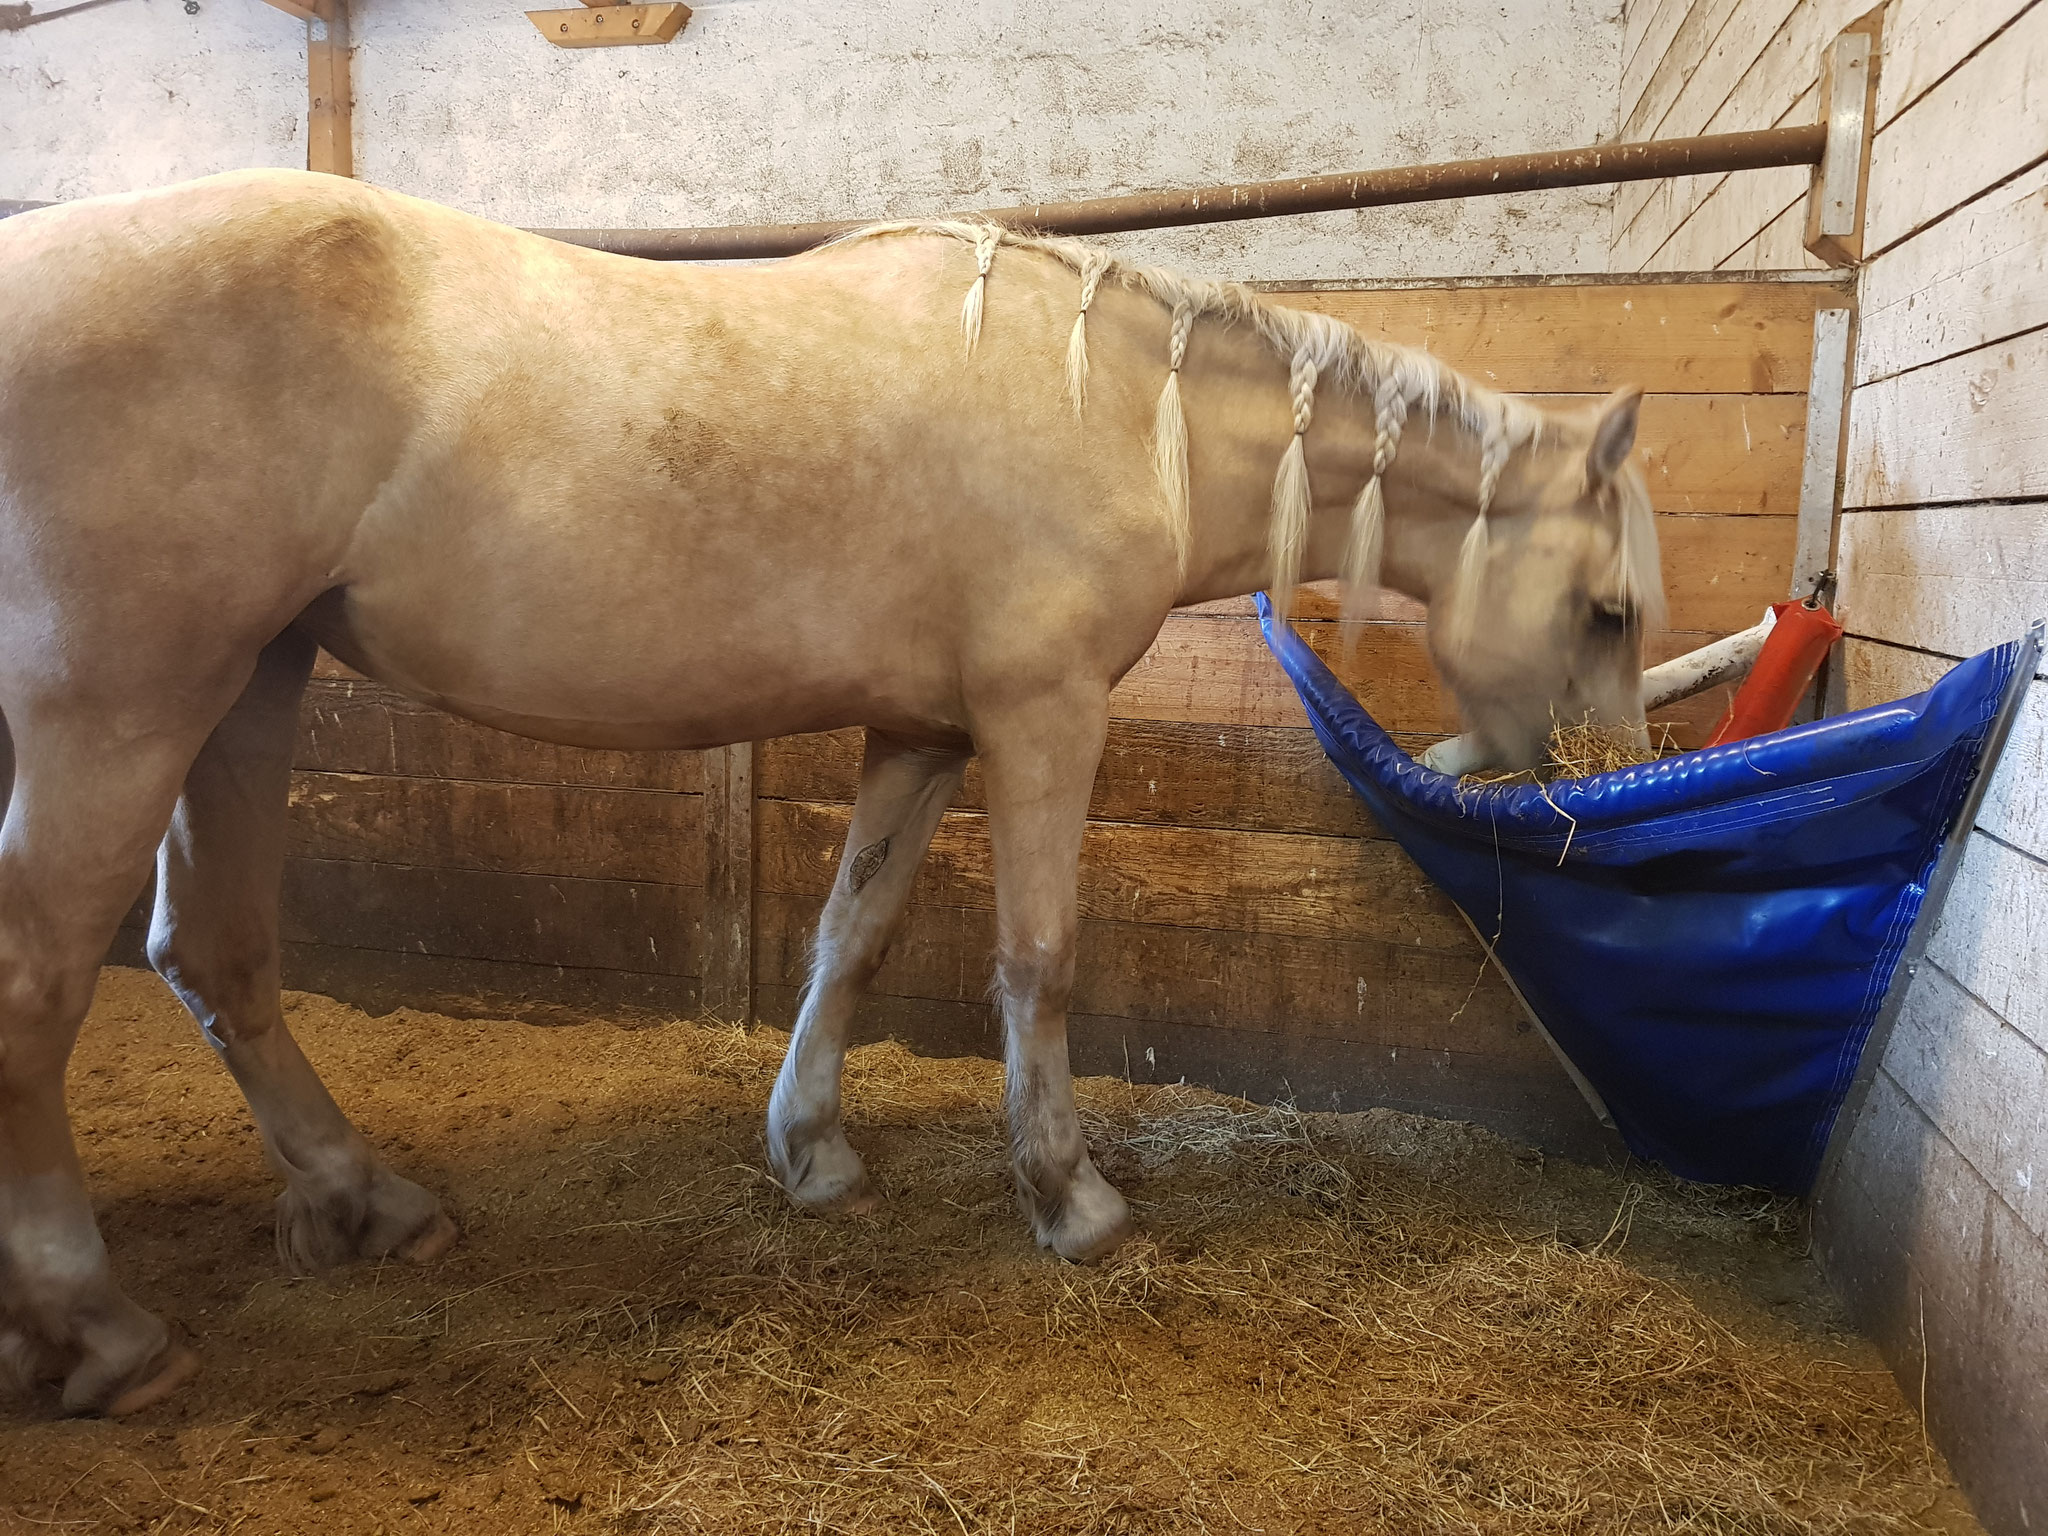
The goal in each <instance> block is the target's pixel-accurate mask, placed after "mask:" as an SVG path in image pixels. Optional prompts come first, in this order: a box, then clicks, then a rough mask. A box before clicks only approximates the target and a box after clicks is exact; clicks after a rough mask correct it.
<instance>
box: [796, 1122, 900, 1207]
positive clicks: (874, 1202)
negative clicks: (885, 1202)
mask: <svg viewBox="0 0 2048 1536" xmlns="http://www.w3.org/2000/svg"><path fill="white" fill-rule="evenodd" d="M775 1163H776V1165H777V1166H776V1171H777V1172H778V1173H779V1174H781V1175H782V1180H781V1182H782V1187H783V1189H784V1190H785V1191H787V1192H788V1195H789V1198H790V1199H792V1200H794V1201H795V1202H796V1203H797V1204H798V1205H800V1206H802V1207H803V1208H804V1209H805V1210H807V1211H813V1212H815V1213H817V1214H818V1215H821V1216H865V1215H867V1214H868V1213H869V1212H870V1211H873V1210H874V1209H875V1208H876V1207H877V1206H879V1205H880V1204H881V1203H882V1200H881V1197H880V1196H879V1195H877V1194H876V1193H875V1191H874V1187H873V1186H872V1185H870V1184H869V1183H868V1171H867V1168H866V1166H865V1165H864V1164H862V1162H861V1160H860V1154H859V1153H858V1152H856V1151H854V1150H853V1147H852V1145H851V1143H849V1142H848V1141H847V1139H846V1133H845V1132H843V1131H839V1130H834V1131H833V1132H832V1133H831V1134H830V1135H828V1136H820V1137H819V1138H817V1139H816V1140H815V1141H810V1142H806V1143H805V1144H804V1145H803V1146H802V1147H801V1148H800V1149H798V1148H788V1149H785V1151H784V1153H783V1155H782V1156H781V1157H779V1158H777V1159H775Z"/></svg>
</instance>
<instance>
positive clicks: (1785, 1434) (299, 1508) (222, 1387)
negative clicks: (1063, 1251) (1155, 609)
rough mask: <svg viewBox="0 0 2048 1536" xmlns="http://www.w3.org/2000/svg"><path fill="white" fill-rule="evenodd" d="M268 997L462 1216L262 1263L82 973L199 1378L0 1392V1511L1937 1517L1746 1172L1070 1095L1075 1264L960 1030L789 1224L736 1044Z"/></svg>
mask: <svg viewBox="0 0 2048 1536" xmlns="http://www.w3.org/2000/svg"><path fill="white" fill-rule="evenodd" d="M287 1005H288V1013H289V1016H290V1019H291V1022H292V1026H293V1028H294V1030H295V1031H296V1032H297V1033H298V1035H299V1038H300V1039H301V1040H302V1041H303V1042H304V1044H305V1046H306V1049H307V1051H308V1053H309V1054H310V1055H311V1056H312V1057H313V1059H314V1061H315V1062H316V1063H317V1064H319V1065H320V1067H321V1068H322V1070H323V1071H324V1073H325V1074H326V1076H327V1079H328V1081H329V1083H330V1084H331V1085H332V1086H333V1088H334V1090H335V1092H336V1094H337V1095H338V1097H339V1098H340V1100H341V1102H342V1104H343V1105H344V1107H345V1108H347V1109H348V1110H350V1112H351V1113H353V1114H354V1115H355V1116H356V1117H357V1119H358V1121H359V1123H360V1124H361V1125H362V1126H363V1127H364V1129H365V1130H366V1132H367V1133H368V1135H369V1136H370V1138H371V1140H372V1141H373V1142H375V1143H376V1144H377V1145H378V1146H379V1147H380V1148H382V1149H383V1151H384V1152H385V1153H386V1155H388V1156H389V1158H390V1159H391V1160H392V1161H393V1163H394V1164H395V1165H396V1166H397V1167H398V1168H399V1169H400V1170H401V1171H403V1172H405V1173H407V1174H408V1175H409V1176H411V1177H413V1178H416V1179H419V1180H421V1181H422V1182H424V1183H426V1184H427V1185H429V1186H430V1187H432V1188H435V1189H437V1190H439V1191H441V1192H443V1193H444V1194H445V1196H446V1198H447V1200H448V1203H449V1208H450V1210H451V1211H452V1212H453V1214H454V1215H455V1216H456V1217H457V1219H458V1220H459V1221H460V1223H461V1224H462V1227H463V1231H464V1238H463V1242H462V1244H461V1246H460V1247H459V1248H458V1249H457V1250H456V1252H455V1254H454V1255H453V1256H452V1257H451V1258H449V1259H448V1260H446V1261H444V1262H442V1263H440V1264H438V1265H436V1266H434V1267H432V1268H429V1269H424V1270H421V1269H414V1268H411V1267H407V1266H382V1267H362V1268H357V1269H354V1270H351V1271H348V1272H344V1273H339V1274H335V1275H331V1276H327V1277H324V1278H319V1279H311V1280H291V1279H287V1278H286V1277H285V1276H284V1275H282V1274H281V1273H280V1271H279V1269H278V1266H277V1262H276V1260H275V1259H274V1257H273V1255H272V1251H271V1236H270V1201H271V1196H272V1194H273V1192H274V1184H273V1181H272V1176H271V1174H270V1173H269V1171H268V1169H267V1168H266V1167H265V1165H264V1163H263V1159H262V1157H261V1155H260V1151H259V1148H258V1144H257V1141H256V1138H255V1136H254V1134H253V1132H252V1131H251V1129H250V1126H249V1122H248V1116H247V1113H246V1111H245V1110H244V1108H243V1106H242V1104H241V1101H240V1099H239V1098H238V1097H237V1095H236V1092H235V1089H234V1088H233V1086H232V1084H231V1083H230V1081H229V1080H228V1078H227V1076H226V1074H225V1073H224V1072H222V1071H221V1070H220V1068H219V1067H218V1066H217V1064H216V1063H215V1062H214V1061H213V1059H212V1057H211V1055H210V1053H209V1052H208V1051H207V1049H206V1048H205V1046H204V1045H203V1044H202V1043H201V1041H200V1040H199V1038H198V1036H197V1033H196V1031H195V1030H194V1029H193V1028H192V1026H191V1025H190V1023H189V1022H188V1021H187V1020H186V1019H185V1017H184V1016H183V1014H182V1013H180V1012H179V1011H178V1009H177V1008H176V1007H175V1006H174V1004H173V1003H172V1001H171V999H170V997H169V995H168V994H167V993H166V992H165V990H164V989H163V988H162V987H161V985H160V984H159V983H157V981H156V980H155V978H153V977H151V976H149V975H147V974H146V973H141V972H135V971H120V970H110V971H108V972H107V973H106V974H105V976H104V978H103V980H102V984H101V988H100V995H99V1000H98V1003H97V1005H96V1007H95V1009H94V1012H93V1016H92V1019H91V1021H90V1023H89V1024H88V1026H87V1029H86V1033H85V1037H84V1040H83V1042H82V1044H81V1046H80V1049H79V1053H78V1056H77V1058H76V1060H75V1062H74V1064H73V1068H72V1078H71V1096H72V1103H73V1106H74V1114H75V1116H76V1118H77V1123H78V1126H79V1130H80V1134H81V1139H82V1144H83V1147H84V1155H85V1159H86V1163H87V1166H88V1169H89V1172H90V1176H91V1178H92V1180H93V1187H94V1190H95V1193H96V1198H97V1200H98V1202H99V1209H100V1211H101V1213H102V1220H103V1223H104V1226H105V1231H106V1235H107V1240H108V1242H109V1245H110V1246H111V1249H112V1251H113V1253H114V1255H115V1263H116V1265H117V1268H118V1270H119V1272H120V1274H121V1275H122V1277H123V1279H124V1282H125V1283H126V1284H127V1285H128V1286H129V1287H130V1289H131V1291H132V1293H133V1294H135V1295H136V1296H137V1297H138V1298H140V1299H142V1300H143V1301H144V1302H145V1304H148V1305H151V1306H153V1307H156V1308H157V1309H159V1310H160V1311H161V1312H163V1313H164V1314H165V1315H166V1316H168V1317H170V1318H171V1319H173V1320H175V1322H176V1323H178V1324H179V1325H182V1327H183V1328H185V1329H186V1330H187V1331H188V1332H189V1333H190V1334H191V1335H192V1336H193V1337H194V1339H195V1340H196V1341H197V1342H198V1343H199V1344H200V1346H201V1348H202V1349H203V1351H204V1353H205V1356H206V1361H207V1364H206V1370H205V1373H204V1374H203V1375H202V1376H201V1377H200V1378H199V1379H198V1380H197V1381H196V1382H195V1383H193V1384H192V1385H191V1386H189V1387H187V1388H186V1389H185V1390H184V1391H183V1393H182V1394H181V1395H179V1396H178V1397H177V1398H176V1399H175V1400H174V1401H173V1402H171V1403H169V1404H166V1405H164V1406H162V1407H160V1408H158V1409H156V1410H153V1411H151V1412H149V1413H145V1414H143V1415H140V1416H138V1417H137V1418H135V1419H133V1420H129V1421H125V1422H122V1423H105V1422H97V1421H66V1420H62V1419H59V1418H57V1417H55V1414H54V1403H53V1402H52V1401H51V1400H50V1399H48V1398H42V1399H38V1400H35V1401H31V1402H23V1401H21V1400H18V1399H17V1400H8V1401H4V1402H0V1528H6V1529H9V1530H20V1531H24V1532H27V1531H39V1532H47V1531H50V1530H53V1529H62V1530H67V1531H77V1532H91V1531H132V1530H149V1531H179V1532H182V1531H223V1532H225V1531H247V1532H251V1533H259V1532H262V1533H268V1532H277V1533H284V1536H296V1533H301V1532H327V1531H333V1532H350V1533H357V1532H361V1533H370V1532H388V1533H398V1532H421V1533H426V1532H447V1533H461V1536H483V1533H506V1532H526V1531H535V1532H546V1531H573V1532H585V1531H588V1532H606V1531H619V1530H623V1531H658V1530H670V1529H674V1530H686V1531H688V1530H703V1531H754V1530H774V1531H783V1530H786V1531H832V1530H837V1531H876V1532H885V1531H886V1532H940V1531H944V1532H956V1533H977V1536H978V1533H980V1532H983V1531H1003V1532H1011V1531H1016V1532H1030V1533H1036V1532H1083V1531H1099V1532H1155V1531H1156V1532H1168V1531H1173V1532H1179V1531H1202V1530H1209V1531H1218V1532H1222V1531H1265V1532H1274V1533H1284V1532H1311V1531H1313V1532H1325V1531H1328V1532H1360V1533H1377V1532H1386V1533H1392V1536H1414V1533H1424V1532H1437V1531H1442V1532H1453V1531H1456V1532H1502V1533H1507V1532H1514V1533H1520V1532H1580V1531H1584V1532H1595V1531H1597V1532H1608V1531H1645V1532H1647V1531H1671V1530H1687V1531H1711V1532H1728V1533H1732V1532H1772V1533H1775V1532H1833V1531H1859V1532H1861V1531H1873V1532H1875V1531H1893V1530H1900V1531H1906V1530H1921V1529H1929V1528H1934V1529H1941V1530H1946V1531H1952V1532H1963V1531H1971V1532H1974V1531H1975V1530H1976V1529H1977V1527H1976V1526H1975V1524H1974V1522H1972V1521H1971V1520H1970V1518H1969V1516H1968V1513H1967V1510H1966V1508H1965V1507H1964V1506H1963V1504H1962V1502H1961V1500H1960V1499H1959V1497H1958V1496H1957V1495H1956V1494H1955V1493H1954V1491H1953V1490H1952V1489H1951V1488H1950V1487H1949V1485H1948V1481H1947V1477H1946V1474H1945V1472H1944V1470H1943V1468H1942V1467H1941V1464H1940V1462H1939V1459H1938V1458H1936V1457H1934V1456H1933V1455H1932V1454H1931V1453H1930V1452H1929V1450H1928V1449H1927V1447H1926V1445H1925V1443H1924V1442H1923V1440H1922V1437H1921V1434H1920V1430H1919V1427H1918V1424H1917V1422H1916V1420H1915V1418H1914V1416H1913V1414H1912V1413H1911V1411H1910V1410H1909V1409H1908V1407H1907V1405H1906V1404H1905V1403H1904V1402H1903V1401H1901V1399H1900V1396H1899V1393H1898V1390H1897V1388H1896V1387H1895V1386H1894V1384H1893V1382H1892V1380H1891V1378H1890V1377H1889V1376H1887V1375H1886V1374H1885V1372H1884V1370H1883V1369H1882V1367H1881V1366H1880V1364H1879V1362H1878V1360H1877V1358H1876V1356H1875V1354H1874V1353H1873V1352H1872V1350H1871V1349H1870V1348H1869V1347H1868V1346H1867V1345H1866V1344H1864V1343H1863V1342H1861V1341H1860V1340H1858V1339H1856V1338H1854V1337H1852V1336H1848V1335H1846V1334H1845V1333H1844V1332H1843V1331H1842V1329H1841V1327H1840V1325H1839V1323H1838V1321H1837V1319H1836V1317H1835V1314H1834V1312H1833V1310H1832V1309H1831V1306H1830V1304H1829V1302H1828V1300H1827V1298H1826V1295H1825V1293H1824V1291H1823V1290H1822V1287H1821V1284H1820V1280H1819V1277H1818V1276H1817V1274H1816V1273H1815V1270H1814V1267H1813V1265H1812V1264H1811V1262H1810V1261H1809V1260H1808V1259H1807V1258H1806V1257H1805V1256H1804V1252H1803V1239H1802V1238H1801V1236H1800V1233H1799V1228H1798V1219H1797V1213H1796V1211H1795V1210H1793V1209H1792V1208H1791V1207H1789V1206H1788V1205H1786V1204H1785V1203H1783V1202H1776V1201H1772V1200H1769V1199H1766V1198H1763V1197H1757V1196H1749V1195H1743V1194H1740V1193H1729V1192H1713V1191H1703V1190H1697V1189H1688V1188H1685V1187H1682V1186H1679V1185H1676V1184H1674V1183H1673V1182H1671V1181H1669V1180H1667V1179H1664V1178H1662V1177H1660V1176H1656V1175H1653V1174H1649V1173H1646V1172H1644V1171H1642V1170H1640V1169H1638V1170H1634V1171H1633V1172H1631V1173H1626V1174H1618V1173H1613V1172H1605V1171H1594V1170H1590V1169H1586V1168H1581V1167H1575V1166H1570V1165H1565V1164H1561V1163H1559V1162H1557V1161H1555V1160H1552V1161H1549V1162H1548V1163H1546V1162H1545V1161H1544V1160H1543V1159H1541V1158H1539V1157H1537V1156H1536V1155H1535V1154H1533V1153H1531V1152H1528V1151H1526V1150H1521V1149H1517V1148H1515V1147H1513V1146H1511V1145H1510V1144H1508V1143H1505V1142H1502V1141H1500V1140H1498V1139H1496V1138H1494V1137H1492V1136H1490V1135H1487V1134H1485V1133H1483V1132H1480V1131H1477V1130H1475V1129H1473V1128H1471V1127H1469V1126H1460V1125H1453V1124H1447V1123H1441V1122H1435V1121H1427V1120H1417V1119H1413V1118H1410V1117H1407V1116H1402V1115H1396V1114H1392V1113H1388V1112H1384V1111H1376V1112H1373V1113H1370V1114H1364V1115H1352V1116H1326V1115H1310V1116H1297V1115H1294V1114H1292V1113H1289V1112H1287V1111H1284V1110H1270V1109H1261V1108H1255V1107H1253V1106H1249V1105H1246V1104H1243V1103H1240V1102H1238V1101H1235V1100H1230V1099H1225V1098H1222V1097H1219V1096H1216V1095H1212V1094H1208V1093H1203V1092H1199V1091H1195V1090H1190V1089H1185V1088H1179V1089H1175V1088H1144V1087H1141V1088H1133V1087H1131V1086H1129V1085H1127V1084H1125V1083H1122V1082H1120V1081H1116V1080H1100V1079H1098V1080H1091V1081H1089V1082H1087V1083H1085V1084H1084V1085H1083V1087H1082V1097H1083V1101H1084V1106H1085V1112H1086V1115H1087V1120H1088V1129H1089V1135H1090V1139H1091V1142H1092V1143H1093V1145H1094V1146H1095V1147H1096V1148H1097V1151H1098V1155H1099V1158H1100V1160H1101V1162H1102V1164H1103V1166H1104V1169H1105V1171H1106V1172H1107V1173H1108V1174H1109V1175H1110V1176H1111V1177H1112V1178H1113V1179H1115V1180H1116V1181H1117V1182H1118V1183H1119V1184H1120V1185H1121V1186H1122V1187H1123V1189H1124V1190H1125V1191H1126V1192H1128V1193H1129V1194H1130V1195H1131V1197H1132V1199H1133V1202H1134V1204H1135V1206H1136V1208H1137V1210H1138V1213H1139V1217H1140V1220H1141V1223H1142V1232H1143V1236H1142V1237H1141V1238H1140V1239H1139V1240H1138V1241H1136V1242H1134V1243H1132V1244H1131V1245H1130V1246H1129V1247H1128V1248H1127V1249H1126V1250H1125V1251H1124V1252H1123V1253H1122V1254H1120V1255H1119V1256H1118V1257H1117V1258H1116V1259H1115V1260H1113V1261H1112V1262H1111V1263H1109V1264H1106V1265H1103V1266H1100V1267H1097V1268H1092V1269H1082V1268H1076V1267H1072V1266H1068V1265H1063V1264H1061V1263H1058V1262H1056V1261H1054V1260H1052V1259H1050V1258H1048V1257H1046V1256H1045V1255H1043V1254H1041V1253H1040V1252H1038V1251H1037V1250H1036V1249H1035V1248H1034V1247H1033V1246H1032V1244H1031V1242H1030V1241H1029V1239H1028V1237H1027V1235H1026V1233H1025V1231H1024V1228H1023V1226H1022V1224H1021V1222H1020V1221H1019V1219H1018V1217H1017V1215H1016V1213H1015V1211H1014V1208H1013V1205H1012V1201H1011V1197H1010V1194H1009V1191H1008V1187H1007V1184H1006V1180H1005V1170H1004V1160H1003V1155H1002V1139H1001V1132H1000V1118H999V1102H1000V1099H999V1089H1000V1076H999V1071H998V1069H997V1068H996V1067H995V1066H993V1065H992V1064H990V1063H987V1062H980V1061H966V1062H930V1061H921V1060H918V1059H916V1058H914V1057H912V1056H910V1055H908V1054H907V1053H906V1052H904V1051H902V1050H900V1049H898V1048H897V1047H894V1046H875V1047H869V1048H866V1049H864V1050H862V1051H860V1052H858V1053H857V1054H856V1057H855V1061H854V1065H853V1068H852V1070H851V1072H850V1074H849V1092H848V1106H849V1112H850V1120H851V1126H852V1135H853V1138H854V1141H855V1144H856V1145H857V1146H859V1147H860V1148H861V1149H862V1151H863V1152H864V1153H865V1155H866V1156H867V1158H868V1160H869V1167H870V1169H871V1171H872V1173H873V1175H874V1177H875V1179H876V1182H877V1184H878V1186H879V1188H880V1189H881V1191H882V1192H883V1194H884V1196H885V1199H886V1203H885V1205H884V1207H883V1209H882V1211H881V1212H880V1213H879V1214H878V1215H876V1216H875V1217H872V1218H863V1219H859V1220H853V1221H844V1222H828V1221H821V1220H816V1219H812V1218H807V1217H804V1216H801V1215H798V1214H796V1213H794V1212H793V1211H791V1210H790V1209H789V1208H788V1206H787V1204H786V1203H785V1202H784V1200H783V1199H782V1198H781V1196H780V1194H779V1192H778V1191H777V1190H776V1189H775V1188H774V1187H773V1186H772V1185H771V1184H770V1183H769V1182H768V1181H767V1179H766V1177H765V1176H764V1174H763V1172H762V1168H763V1158H762V1149H761V1132H760V1122H761V1115H762V1110H763V1106H764V1104H765V1101H766V1096H767V1089H768V1085H769V1082H770V1081H771V1079H772V1075H773V1070H774V1063H775V1060H776V1057H777V1052H778V1048H779V1046H780V1044H781V1040H780V1037H778V1036H776V1035H775V1034H773V1033H772V1032H767V1031H757V1032H755V1033H753V1034H745V1033H742V1032H739V1031H736V1030H731V1029H724V1028H719V1027H715V1026H713V1027H699V1026H693V1025H687V1024H673V1025H668V1026H663V1027H658V1028H637V1029H636V1028H623V1027H620V1026H617V1025H614V1024H611V1023H608V1022H605V1021H602V1020H593V1021H591V1022H590V1023H588V1024H586V1025H583V1026H581V1027H575V1028H565V1029H539V1028H534V1027H531V1026H525V1025H519V1024H511V1023H498V1022H478V1021H456V1020H450V1019H444V1018H438V1017H435V1016H432V1015H428V1014H420V1013H413V1012H400V1013H397V1014H394V1015H391V1016H389V1017H384V1018H370V1017H367V1016H365V1015H363V1014H361V1013H359V1012H357V1011H355V1010H353V1009H350V1008H347V1007H344V1006H341V1005H339V1004H337V1003H334V1002H332V1001H329V1000H327V999H324V998H318V997H312V996H306V995H302V994H293V995H291V996H290V997H289V998H288V999H287Z"/></svg>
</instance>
